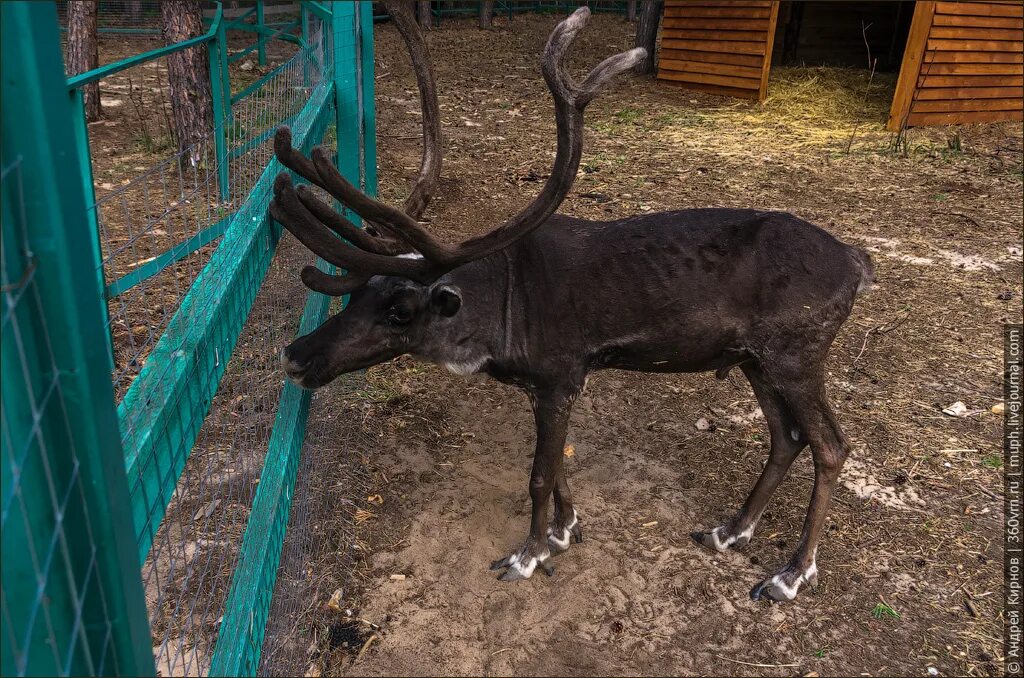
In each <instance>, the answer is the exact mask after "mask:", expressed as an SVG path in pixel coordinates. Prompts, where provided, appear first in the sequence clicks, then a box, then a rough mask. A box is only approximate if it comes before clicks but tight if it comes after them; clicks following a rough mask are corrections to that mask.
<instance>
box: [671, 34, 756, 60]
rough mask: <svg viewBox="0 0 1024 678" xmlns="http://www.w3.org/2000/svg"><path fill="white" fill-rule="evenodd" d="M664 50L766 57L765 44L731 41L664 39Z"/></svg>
mask: <svg viewBox="0 0 1024 678" xmlns="http://www.w3.org/2000/svg"><path fill="white" fill-rule="evenodd" d="M661 45H662V48H663V49H664V48H668V49H687V50H693V51H697V52H727V53H733V54H756V55H758V56H764V51H765V45H764V43H763V42H761V43H759V42H734V41H730V40H672V39H669V38H662V40H661Z"/></svg>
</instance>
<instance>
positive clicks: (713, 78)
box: [658, 71, 761, 90]
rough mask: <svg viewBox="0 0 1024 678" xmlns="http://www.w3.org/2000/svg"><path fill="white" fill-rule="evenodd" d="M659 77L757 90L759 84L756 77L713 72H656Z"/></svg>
mask: <svg viewBox="0 0 1024 678" xmlns="http://www.w3.org/2000/svg"><path fill="white" fill-rule="evenodd" d="M658 77H659V78H664V79H665V80H674V81H676V82H694V83H701V84H704V85H720V86H722V87H735V88H737V89H752V90H757V89H759V88H760V86H761V81H760V79H758V78H738V77H733V76H728V75H716V74H714V73H688V72H685V71H684V72H680V71H665V72H663V73H658Z"/></svg>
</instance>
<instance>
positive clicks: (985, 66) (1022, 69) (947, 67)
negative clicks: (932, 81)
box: [921, 62, 1024, 76]
mask: <svg viewBox="0 0 1024 678" xmlns="http://www.w3.org/2000/svg"><path fill="white" fill-rule="evenodd" d="M921 71H922V73H921V75H922V76H926V75H1018V74H1021V73H1024V64H1021V63H1015V64H1013V63H1008V64H998V63H996V64H993V63H964V62H950V63H942V62H931V63H927V62H926V63H925V65H924V68H922V69H921Z"/></svg>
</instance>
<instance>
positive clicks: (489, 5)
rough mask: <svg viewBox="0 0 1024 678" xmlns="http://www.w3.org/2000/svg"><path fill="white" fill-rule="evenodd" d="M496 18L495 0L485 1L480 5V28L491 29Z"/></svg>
mask: <svg viewBox="0 0 1024 678" xmlns="http://www.w3.org/2000/svg"><path fill="white" fill-rule="evenodd" d="M493 16H494V0H483V2H481V3H480V28H490V27H491V18H492V17H493Z"/></svg>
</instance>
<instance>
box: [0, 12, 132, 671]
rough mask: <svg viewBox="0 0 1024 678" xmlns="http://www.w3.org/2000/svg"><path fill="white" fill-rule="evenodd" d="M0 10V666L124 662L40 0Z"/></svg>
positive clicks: (75, 230) (86, 277)
mask: <svg viewBox="0 0 1024 678" xmlns="http://www.w3.org/2000/svg"><path fill="white" fill-rule="evenodd" d="M0 15H2V20H0V33H2V37H0V50H2V55H0V60H2V63H3V64H4V80H3V85H2V94H3V96H2V97H0V106H2V111H3V120H4V124H3V127H2V130H0V133H2V137H3V141H2V144H0V214H2V218H0V223H2V245H0V342H2V359H3V379H2V380H0V389H2V396H3V397H2V399H0V449H2V459H0V489H2V492H0V496H2V506H0V534H2V540H3V546H2V552H3V558H2V559H0V569H2V575H0V608H2V610H0V627H2V628H0V673H2V674H3V675H26V674H32V675H70V674H75V675H84V674H92V675H95V674H111V673H126V674H130V673H134V672H139V671H144V670H146V668H145V667H146V664H147V663H148V665H149V666H150V667H151V666H152V660H151V659H150V658H149V657H150V655H149V653H148V652H146V651H145V647H144V645H141V644H140V643H139V642H138V641H140V640H142V639H143V638H144V636H145V629H144V616H143V605H142V590H141V583H140V582H139V581H138V579H137V578H133V577H132V573H133V570H134V568H131V567H129V568H128V569H127V570H125V569H122V564H123V563H124V559H123V557H124V556H125V555H128V554H130V543H129V542H128V541H126V540H125V539H124V537H125V536H127V535H128V534H129V533H130V532H129V531H130V525H129V524H128V522H127V521H126V520H124V518H125V517H126V516H125V515H124V513H123V507H124V504H126V503H127V487H126V486H125V483H124V476H123V466H121V465H122V464H123V461H122V458H121V453H120V448H119V446H118V438H117V421H116V415H115V413H114V408H113V403H112V402H111V401H110V399H109V396H108V397H107V398H106V399H105V400H104V398H103V394H104V392H109V388H110V386H109V381H108V377H107V374H105V372H106V366H107V364H108V356H107V352H106V346H105V342H104V341H103V330H102V324H101V322H100V312H101V310H102V307H101V305H100V301H99V297H98V291H99V290H98V287H97V279H96V277H95V271H94V270H93V269H92V266H91V261H90V253H91V250H92V244H93V243H94V242H95V234H94V233H91V232H90V229H89V223H88V221H87V219H86V218H85V213H84V211H83V209H82V208H83V206H84V197H83V191H82V183H81V181H80V180H78V179H79V178H78V177H76V176H75V173H74V168H75V161H76V160H77V155H78V154H77V149H76V147H75V144H74V137H73V134H72V132H71V130H72V126H71V124H70V122H71V119H72V106H71V102H70V100H69V98H68V96H67V93H66V90H64V89H63V88H62V87H61V85H62V84H63V77H62V70H61V60H60V51H59V40H58V39H57V31H56V25H55V21H54V19H55V11H54V8H53V6H52V5H49V6H47V5H46V4H45V3H17V4H14V3H7V4H5V5H3V6H0ZM47 30H49V31H50V33H49V34H47V32H46V31H47ZM8 69H11V70H8ZM15 74H16V76H15ZM47 83H53V84H55V85H56V87H45V86H42V87H41V86H40V85H45V84H47ZM76 180H77V181H76ZM90 292H91V294H90ZM97 349H99V350H97ZM119 472H120V475H118V473H119ZM142 642H144V640H142ZM140 645H141V647H140ZM140 649H141V652H140ZM149 670H151V669H149Z"/></svg>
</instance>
